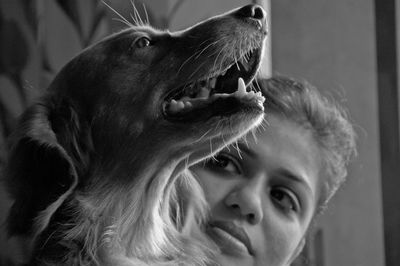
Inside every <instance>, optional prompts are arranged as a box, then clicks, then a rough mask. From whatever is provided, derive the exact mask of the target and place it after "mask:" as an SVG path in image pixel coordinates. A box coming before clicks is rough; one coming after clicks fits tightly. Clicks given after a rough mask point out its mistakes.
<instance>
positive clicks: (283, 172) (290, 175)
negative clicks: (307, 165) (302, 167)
mask: <svg viewBox="0 0 400 266" xmlns="http://www.w3.org/2000/svg"><path fill="white" fill-rule="evenodd" d="M278 172H279V173H280V174H281V175H282V176H283V177H285V178H287V179H290V180H292V181H295V182H296V183H299V184H301V185H302V186H303V187H304V188H305V189H306V190H307V191H308V192H309V193H310V194H311V195H312V196H313V197H314V191H313V190H312V189H311V186H310V184H309V183H308V182H307V179H306V178H305V177H301V176H299V175H296V174H294V173H293V172H292V171H290V170H288V169H285V168H280V169H279V170H278Z"/></svg>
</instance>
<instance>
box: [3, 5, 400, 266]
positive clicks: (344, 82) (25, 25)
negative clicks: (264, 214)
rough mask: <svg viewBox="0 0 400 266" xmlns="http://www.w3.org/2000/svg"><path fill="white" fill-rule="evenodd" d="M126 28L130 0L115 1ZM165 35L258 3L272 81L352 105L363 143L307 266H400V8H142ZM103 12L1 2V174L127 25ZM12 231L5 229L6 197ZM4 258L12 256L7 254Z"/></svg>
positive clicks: (310, 248) (309, 250)
mask: <svg viewBox="0 0 400 266" xmlns="http://www.w3.org/2000/svg"><path fill="white" fill-rule="evenodd" d="M106 2H107V3H108V4H109V5H110V6H112V7H113V8H114V9H115V10H117V11H118V12H119V13H121V14H122V15H123V16H124V17H126V18H128V19H129V18H130V14H133V8H132V4H131V2H130V1H129V0H107V1H106ZM133 2H134V3H135V5H136V7H137V8H138V10H139V13H141V15H142V17H145V15H144V9H143V4H144V5H145V7H146V9H147V13H148V16H149V20H150V22H151V24H152V25H153V26H155V27H157V28H161V29H166V28H168V29H170V30H171V31H173V30H179V29H183V28H185V27H187V26H189V25H192V24H193V23H195V22H198V21H200V20H202V19H205V18H208V17H210V16H212V15H215V14H218V13H221V12H224V11H228V10H229V9H232V8H235V7H239V6H242V5H245V4H248V3H257V4H260V5H262V6H263V7H264V8H265V9H266V10H267V13H268V22H269V24H270V26H269V27H270V36H269V41H268V43H267V49H268V52H267V53H266V55H265V58H264V63H263V67H262V75H264V76H269V75H271V74H272V73H278V74H283V75H289V76H293V77H295V78H300V79H305V80H308V81H309V82H310V83H312V84H314V85H316V86H317V87H318V88H320V89H321V90H323V91H324V92H325V93H326V94H328V95H329V97H333V98H335V99H336V100H337V101H339V102H341V104H342V105H344V106H345V107H346V108H347V109H348V111H349V112H350V117H351V119H352V122H353V123H354V125H355V127H356V130H357V133H358V147H359V156H358V158H357V159H356V160H355V161H354V162H353V164H352V165H351V168H350V171H349V177H348V182H347V184H346V185H345V186H344V187H343V188H342V189H341V190H340V191H339V192H338V194H337V195H336V196H335V198H334V199H333V201H332V202H331V206H330V208H329V209H328V210H327V211H326V213H325V214H324V215H323V217H321V220H320V222H319V223H318V224H317V225H316V228H315V230H314V231H313V233H312V235H311V236H310V239H309V242H308V245H307V246H306V248H305V250H304V252H303V254H302V256H301V258H299V260H298V261H296V262H295V265H296V266H300V265H309V266H398V265H400V154H399V153H400V152H399V148H400V144H399V138H400V134H399V129H400V127H399V95H398V94H399V90H398V78H397V77H398V74H399V73H398V67H397V62H398V58H397V48H398V47H399V45H398V43H399V42H398V40H397V38H398V36H399V34H398V33H399V30H400V24H399V23H400V19H398V21H399V22H396V14H400V13H399V12H400V6H399V4H400V3H399V1H395V0H375V1H373V0H335V1H328V0H296V1H290V0H263V1H239V0H202V1H199V0H147V1H133ZM116 18H118V16H117V15H116V14H115V13H113V12H112V11H111V10H110V9H109V8H107V7H106V6H105V5H104V4H103V3H101V2H100V1H99V0H85V1H78V0H0V169H1V167H2V165H3V164H4V162H5V161H4V160H5V157H6V154H7V149H8V147H7V144H6V142H5V141H6V139H7V137H8V136H9V135H10V132H11V131H12V129H13V127H14V126H15V123H16V120H17V118H18V116H19V115H20V114H21V112H22V111H23V110H24V109H25V108H26V107H27V106H28V105H29V104H30V103H32V102H33V101H35V100H36V99H37V98H38V97H39V96H40V95H41V94H42V93H43V92H44V90H45V88H46V87H47V85H48V84H49V82H50V81H51V80H52V78H53V77H54V75H55V73H57V72H58V71H59V70H60V68H61V67H62V66H63V65H64V64H65V63H66V62H67V61H69V60H70V59H71V58H72V57H73V56H74V55H76V54H77V53H78V52H79V51H81V50H82V49H83V48H84V47H86V46H88V45H90V44H91V43H93V42H96V41H98V40H99V39H101V38H102V37H104V36H106V35H108V34H110V33H112V32H115V31H118V30H119V29H121V28H123V27H124V24H123V23H121V22H120V21H117V20H116ZM0 197H2V198H3V199H2V200H0V202H3V205H0V223H2V222H3V221H4V219H5V215H6V214H5V210H6V203H4V202H5V201H4V198H5V195H4V191H0ZM0 249H2V250H5V249H6V248H5V247H1V246H0Z"/></svg>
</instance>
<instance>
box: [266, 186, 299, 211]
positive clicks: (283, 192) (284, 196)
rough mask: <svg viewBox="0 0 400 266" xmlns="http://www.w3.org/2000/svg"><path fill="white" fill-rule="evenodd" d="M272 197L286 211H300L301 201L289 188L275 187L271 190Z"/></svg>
mask: <svg viewBox="0 0 400 266" xmlns="http://www.w3.org/2000/svg"><path fill="white" fill-rule="evenodd" d="M271 197H272V199H273V200H274V202H275V203H276V204H278V206H279V207H280V208H282V209H283V210H285V211H298V210H299V207H300V206H299V203H298V202H297V199H296V196H295V195H293V193H292V192H291V191H289V190H287V189H284V188H275V189H272V190H271Z"/></svg>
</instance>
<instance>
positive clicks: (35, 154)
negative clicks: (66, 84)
mask: <svg viewBox="0 0 400 266" xmlns="http://www.w3.org/2000/svg"><path fill="white" fill-rule="evenodd" d="M56 107H57V108H56ZM88 136H89V134H88V130H87V129H82V126H81V124H80V121H79V119H78V115H77V113H76V112H75V110H74V109H73V108H72V106H71V105H70V104H68V103H67V102H66V101H62V102H61V101H60V102H58V103H57V104H54V103H53V102H50V101H49V104H37V105H34V106H33V107H31V108H30V109H28V110H27V111H26V112H25V113H24V115H23V117H22V120H21V123H20V126H19V128H18V129H17V132H16V135H15V136H14V142H13V145H12V149H11V153H10V156H9V161H8V165H7V168H6V186H7V189H8V191H9V193H10V194H11V196H12V197H13V198H14V199H15V201H14V203H13V205H12V207H11V209H10V212H9V216H8V220H7V223H8V225H7V226H8V233H9V235H10V236H11V235H25V236H36V235H37V234H39V233H40V232H41V231H42V230H43V229H44V228H45V227H46V226H47V225H48V222H49V220H50V218H51V216H52V215H53V214H54V212H55V211H56V210H57V209H58V208H59V207H60V205H61V204H62V203H63V202H64V201H65V199H66V198H67V197H68V196H69V195H70V194H71V193H72V191H73V190H74V188H75V187H76V185H77V183H78V175H79V174H81V173H82V171H84V168H85V166H86V164H87V162H88V157H89V155H88V153H87V152H84V151H85V150H86V151H88V150H89V149H88V147H89V146H90V143H91V142H90V140H89V137H88Z"/></svg>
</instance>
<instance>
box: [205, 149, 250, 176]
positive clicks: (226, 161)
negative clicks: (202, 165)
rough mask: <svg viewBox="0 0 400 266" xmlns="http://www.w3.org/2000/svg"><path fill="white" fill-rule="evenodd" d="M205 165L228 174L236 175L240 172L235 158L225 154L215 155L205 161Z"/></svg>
mask: <svg viewBox="0 0 400 266" xmlns="http://www.w3.org/2000/svg"><path fill="white" fill-rule="evenodd" d="M206 167H208V168H212V169H215V170H218V171H224V172H227V173H230V174H236V175H238V174H241V173H242V171H241V169H240V165H239V162H238V161H237V159H236V158H233V157H232V156H230V155H227V154H218V155H216V156H215V157H214V158H212V159H210V160H208V161H207V162H206Z"/></svg>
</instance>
